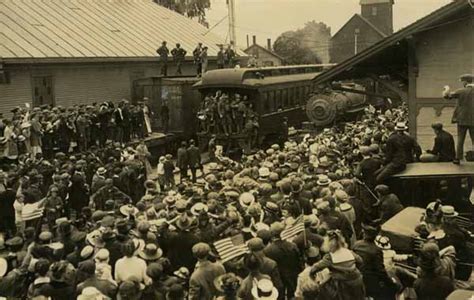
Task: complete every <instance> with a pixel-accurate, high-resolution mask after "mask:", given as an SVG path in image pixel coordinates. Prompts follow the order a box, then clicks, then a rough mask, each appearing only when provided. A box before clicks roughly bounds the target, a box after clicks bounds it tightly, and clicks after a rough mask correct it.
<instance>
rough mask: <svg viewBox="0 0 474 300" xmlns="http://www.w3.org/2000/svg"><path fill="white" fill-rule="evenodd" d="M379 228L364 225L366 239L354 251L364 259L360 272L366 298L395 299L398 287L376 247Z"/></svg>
mask: <svg viewBox="0 0 474 300" xmlns="http://www.w3.org/2000/svg"><path fill="white" fill-rule="evenodd" d="M378 233H379V228H377V227H374V226H370V225H363V236H364V238H363V239H362V240H360V241H357V242H356V243H355V244H354V247H353V248H352V250H353V251H354V252H355V253H356V254H357V255H359V256H360V257H361V258H362V262H363V264H362V267H361V268H360V271H361V273H362V275H363V279H364V285H365V290H366V296H370V297H372V298H374V299H380V300H382V299H395V294H396V292H397V291H398V286H396V284H395V283H394V282H393V281H392V279H391V278H390V277H389V276H388V274H387V271H386V270H385V266H384V263H383V252H382V250H381V249H380V248H378V247H377V245H375V238H376V237H377V235H378Z"/></svg>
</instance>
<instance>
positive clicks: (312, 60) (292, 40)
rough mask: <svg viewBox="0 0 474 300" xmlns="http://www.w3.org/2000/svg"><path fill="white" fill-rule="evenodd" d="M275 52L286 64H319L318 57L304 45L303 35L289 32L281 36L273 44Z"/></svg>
mask: <svg viewBox="0 0 474 300" xmlns="http://www.w3.org/2000/svg"><path fill="white" fill-rule="evenodd" d="M273 50H274V51H275V52H276V53H277V54H278V55H280V56H281V57H283V59H284V60H285V64H289V65H299V64H318V63H321V60H320V59H319V57H318V55H317V54H316V53H314V52H313V51H311V49H310V48H308V47H306V46H304V45H303V40H302V37H301V34H299V33H297V32H295V31H287V32H284V33H283V34H281V35H280V36H279V37H278V38H277V39H276V41H275V43H274V44H273Z"/></svg>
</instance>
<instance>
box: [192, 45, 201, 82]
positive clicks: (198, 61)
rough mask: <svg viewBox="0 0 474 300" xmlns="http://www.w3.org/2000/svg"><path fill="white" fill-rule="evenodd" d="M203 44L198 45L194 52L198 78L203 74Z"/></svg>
mask: <svg viewBox="0 0 474 300" xmlns="http://www.w3.org/2000/svg"><path fill="white" fill-rule="evenodd" d="M201 52H202V43H198V45H197V46H196V48H195V49H194V50H193V57H194V64H195V65H196V74H197V76H198V77H200V76H201V73H202V61H201Z"/></svg>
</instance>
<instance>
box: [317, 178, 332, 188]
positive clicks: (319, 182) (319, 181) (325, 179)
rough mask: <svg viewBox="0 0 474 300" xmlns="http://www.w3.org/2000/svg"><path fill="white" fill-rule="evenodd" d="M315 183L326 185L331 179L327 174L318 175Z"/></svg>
mask: <svg viewBox="0 0 474 300" xmlns="http://www.w3.org/2000/svg"><path fill="white" fill-rule="evenodd" d="M316 183H317V184H318V185H321V186H327V185H329V184H330V183H331V179H329V177H328V176H327V175H319V177H318V181H317V182H316Z"/></svg>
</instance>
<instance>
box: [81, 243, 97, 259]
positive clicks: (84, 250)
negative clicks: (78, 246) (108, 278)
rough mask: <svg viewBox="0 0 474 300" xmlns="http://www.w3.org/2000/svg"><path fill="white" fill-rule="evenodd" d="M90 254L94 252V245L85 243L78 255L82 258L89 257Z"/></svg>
mask: <svg viewBox="0 0 474 300" xmlns="http://www.w3.org/2000/svg"><path fill="white" fill-rule="evenodd" d="M92 254H94V247H92V246H89V245H87V246H85V247H84V248H82V250H81V253H80V256H81V258H82V259H89V258H90V257H91V256H92Z"/></svg>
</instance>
